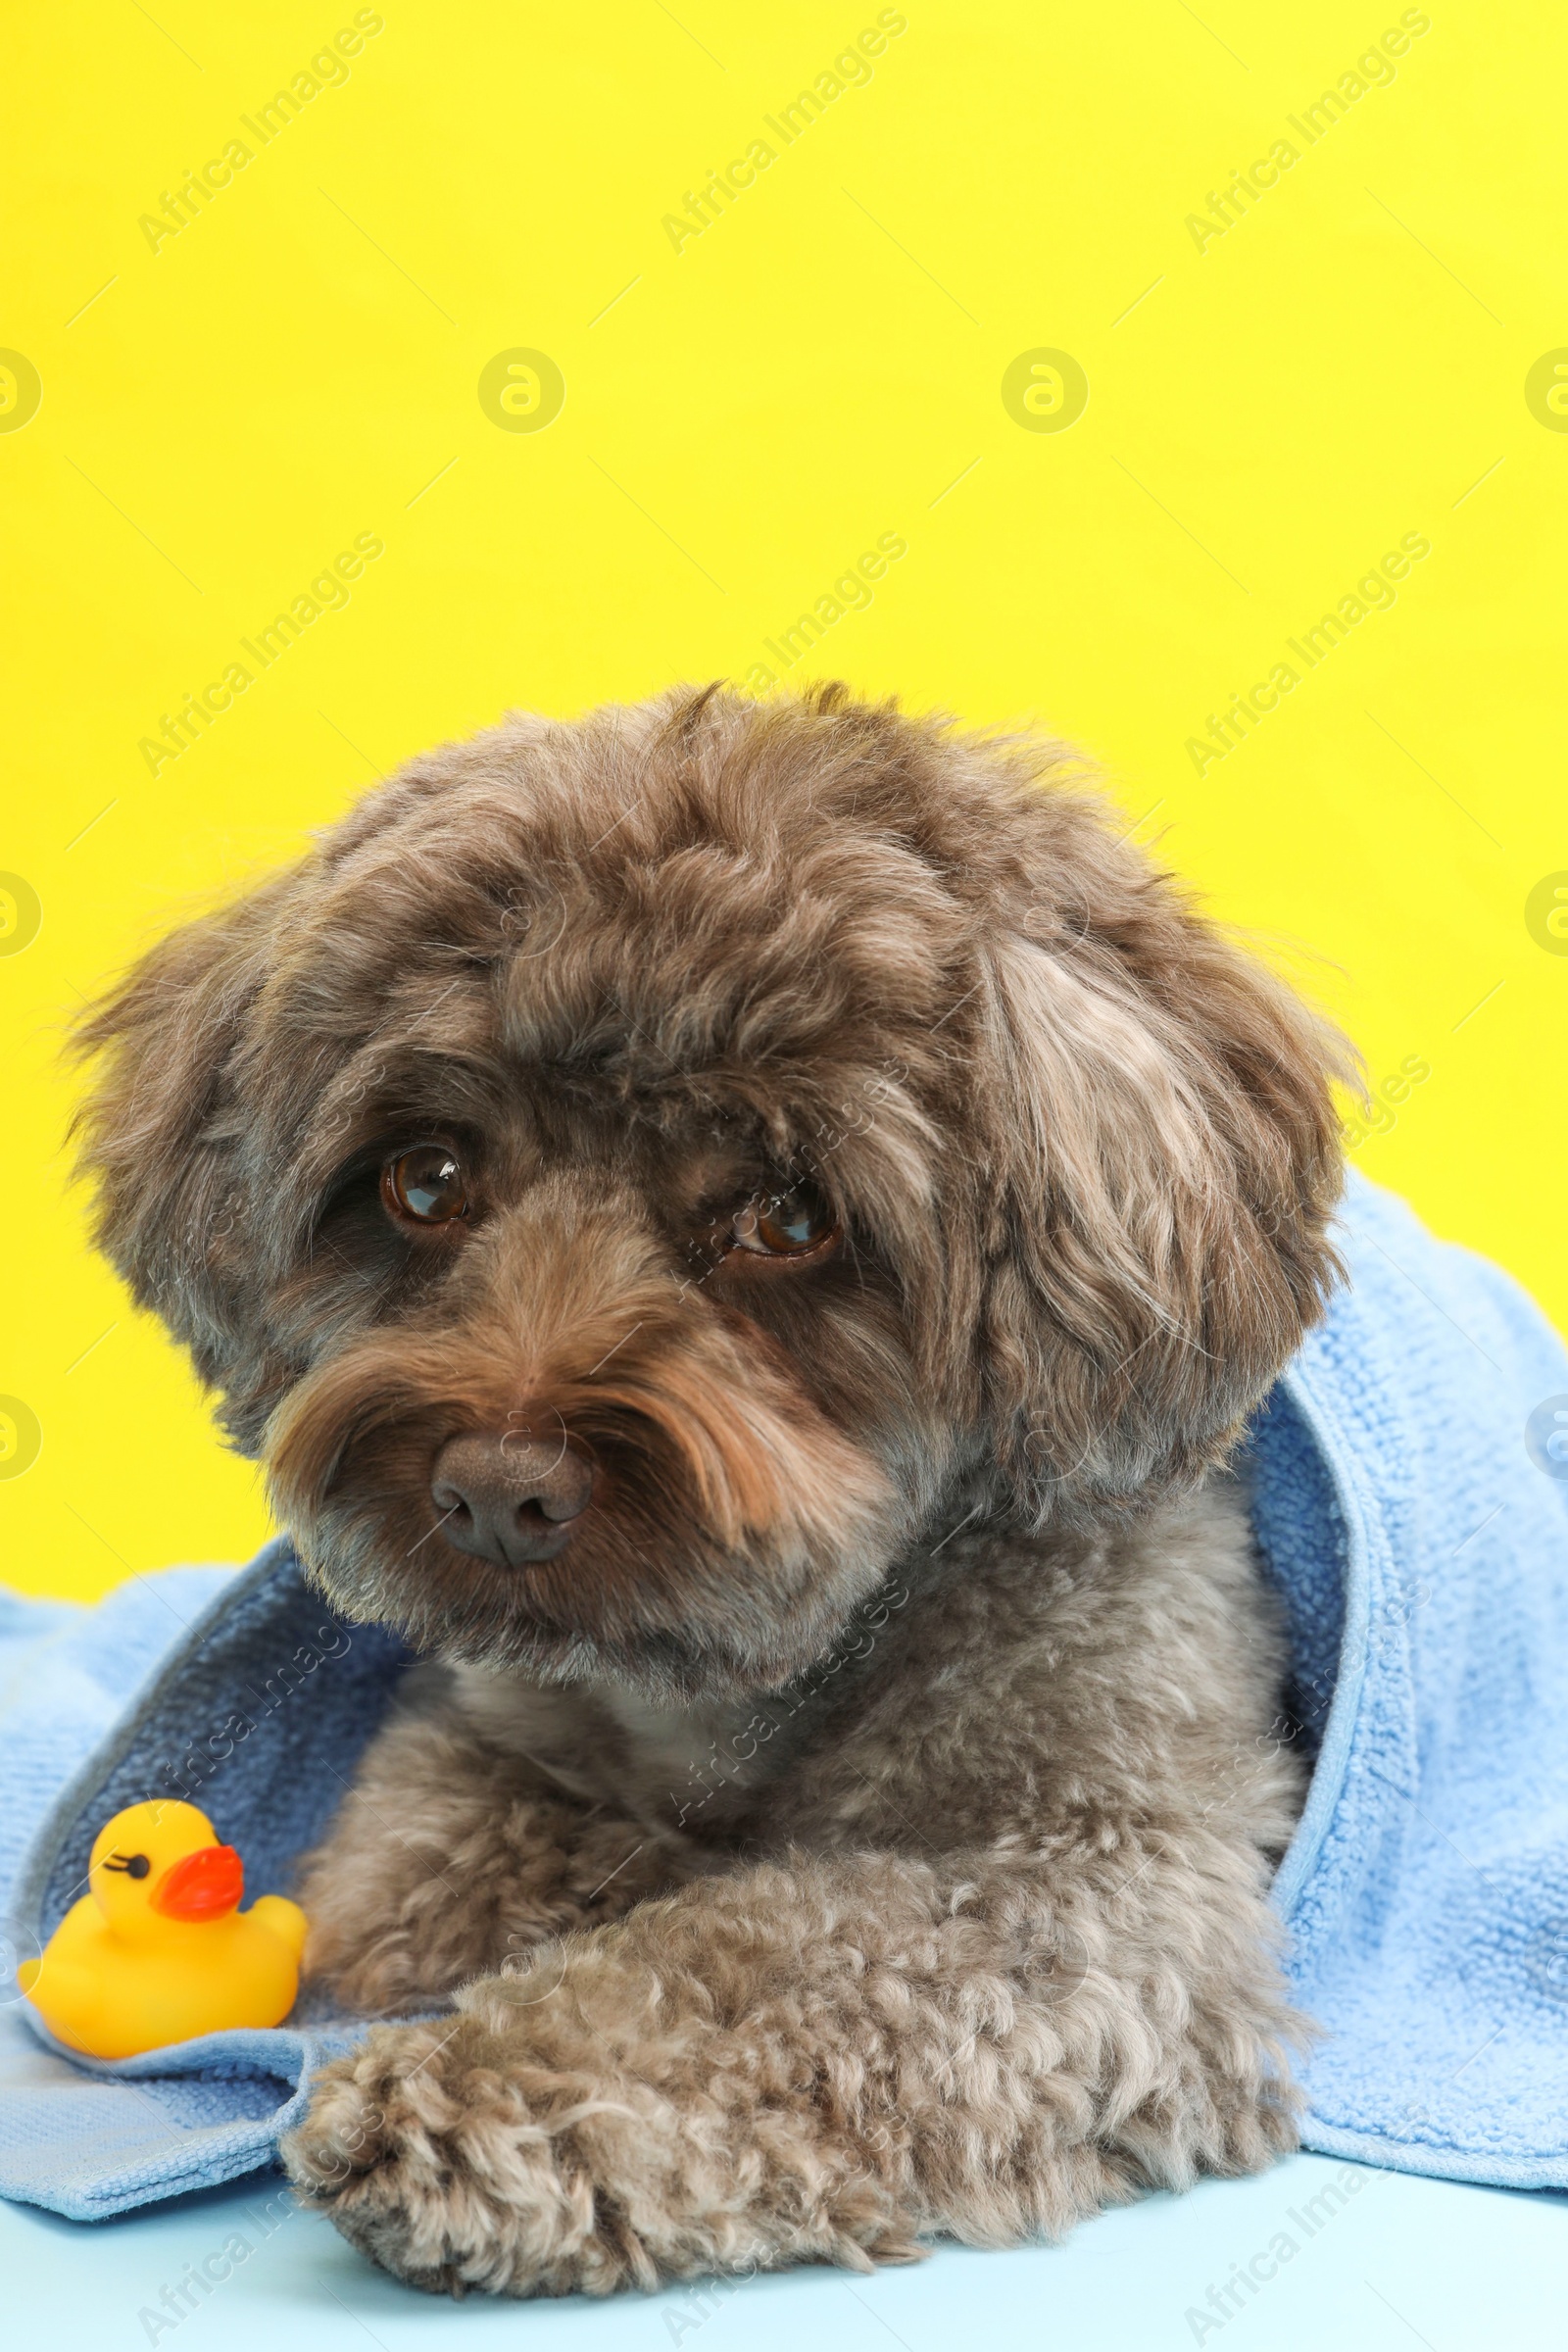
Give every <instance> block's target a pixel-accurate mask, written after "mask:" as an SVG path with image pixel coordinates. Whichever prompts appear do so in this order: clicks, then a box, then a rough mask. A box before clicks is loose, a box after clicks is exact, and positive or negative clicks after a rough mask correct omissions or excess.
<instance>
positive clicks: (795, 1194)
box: [730, 1176, 839, 1261]
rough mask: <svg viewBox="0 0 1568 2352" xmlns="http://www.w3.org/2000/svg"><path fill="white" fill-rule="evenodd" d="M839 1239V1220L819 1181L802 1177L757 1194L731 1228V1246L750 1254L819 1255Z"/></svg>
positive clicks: (791, 1256)
mask: <svg viewBox="0 0 1568 2352" xmlns="http://www.w3.org/2000/svg"><path fill="white" fill-rule="evenodd" d="M838 1238H839V1221H838V1218H837V1216H836V1215H835V1213H834V1210H833V1204H832V1202H831V1201H829V1200H828V1197H827V1195H826V1194H825V1193H824V1192H823V1190H822V1188H821V1186H820V1185H819V1184H813V1183H812V1182H811V1180H810V1178H809V1176H807V1177H802V1178H801V1179H800V1181H799V1182H798V1183H796V1184H792V1185H791V1186H790V1187H789V1188H788V1190H787V1191H783V1192H777V1193H759V1194H757V1195H756V1196H755V1197H754V1198H753V1199H752V1200H750V1201H747V1203H746V1206H745V1207H744V1208H743V1209H741V1210H740V1211H739V1212H738V1213H737V1215H736V1218H735V1222H734V1225H733V1227H732V1228H731V1236H730V1248H731V1250H744V1251H745V1252H746V1253H747V1255H748V1256H750V1257H762V1258H774V1259H788V1258H794V1259H796V1260H797V1261H799V1260H801V1259H805V1258H809V1257H822V1256H825V1255H826V1253H827V1251H828V1250H830V1249H831V1248H832V1246H833V1244H834V1243H835V1242H836V1241H837V1240H838Z"/></svg>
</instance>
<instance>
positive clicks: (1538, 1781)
mask: <svg viewBox="0 0 1568 2352" xmlns="http://www.w3.org/2000/svg"><path fill="white" fill-rule="evenodd" d="M1343 1247H1344V1250H1345V1254H1346V1258H1347V1261H1348V1266H1349V1269H1350V1276H1351V1280H1350V1284H1349V1287H1348V1290H1346V1291H1344V1292H1342V1293H1341V1294H1340V1295H1339V1296H1338V1297H1337V1298H1336V1299H1335V1301H1334V1304H1333V1307H1332V1309H1331V1311H1330V1313H1329V1315H1328V1317H1327V1319H1326V1321H1325V1322H1324V1323H1323V1324H1322V1325H1321V1326H1320V1327H1319V1329H1318V1330H1317V1331H1315V1332H1314V1333H1313V1334H1312V1335H1311V1337H1310V1338H1309V1339H1308V1340H1307V1342H1306V1344H1305V1345H1304V1347H1303V1348H1301V1350H1300V1352H1299V1355H1298V1357H1297V1358H1296V1360H1295V1362H1294V1363H1293V1364H1292V1365H1291V1367H1290V1369H1289V1371H1288V1372H1287V1373H1286V1375H1285V1377H1284V1379H1283V1380H1282V1381H1281V1382H1280V1383H1279V1385H1278V1387H1277V1388H1276V1389H1275V1391H1274V1393H1273V1395H1272V1396H1271V1397H1270V1398H1269V1400H1268V1402H1267V1404H1266V1405H1265V1406H1264V1408H1263V1409H1262V1411H1261V1412H1260V1413H1259V1414H1258V1415H1257V1417H1256V1420H1255V1422H1254V1425H1253V1430H1252V1437H1251V1451H1252V1456H1253V1495H1254V1502H1253V1511H1254V1522H1255V1526H1256V1530H1257V1535H1258V1540H1259V1544H1260V1546H1261V1548H1262V1552H1263V1555H1264V1558H1265V1560H1266V1562H1267V1564H1268V1567H1269V1569H1270V1572H1271V1574H1272V1575H1273V1577H1274V1578H1275V1579H1276V1581H1277V1582H1278V1585H1279V1587H1280V1590H1281V1592H1282V1593H1283V1595H1284V1599H1285V1604H1286V1608H1287V1611H1288V1614H1289V1617H1290V1623H1291V1630H1292V1639H1293V1650H1294V1660H1295V1704H1296V1708H1297V1711H1298V1713H1299V1716H1300V1718H1301V1720H1302V1723H1303V1726H1304V1734H1303V1736H1304V1737H1305V1739H1306V1740H1307V1741H1308V1743H1309V1745H1311V1746H1312V1747H1314V1748H1316V1749H1317V1763H1316V1768H1315V1771H1314V1775H1313V1780H1312V1787H1311V1791H1310V1794H1309V1797H1308V1800H1307V1804H1306V1809H1305V1811H1304V1813H1303V1815H1302V1818H1301V1822H1300V1825H1299V1829H1298V1832H1297V1836H1296V1838H1295V1840H1294V1842H1293V1844H1292V1846H1291V1849H1290V1852H1289V1854H1288V1855H1287V1857H1286V1859H1285V1863H1284V1865H1283V1867H1282V1869H1281V1872H1280V1875H1279V1879H1278V1881H1277V1884H1276V1900H1277V1902H1278V1904H1279V1906H1280V1909H1281V1911H1282V1912H1283V1914H1284V1916H1285V1918H1286V1920H1287V1921H1288V1923H1289V1926H1290V1930H1291V1936H1292V1947H1293V1948H1292V1963H1291V1965H1292V1972H1293V1976H1294V1979H1295V1984H1296V1989H1297V1994H1298V1997H1299V2002H1300V2005H1301V2006H1302V2007H1303V2008H1304V2009H1306V2010H1308V2011H1309V2012H1310V2013H1311V2014H1312V2015H1313V2016H1315V2017H1316V2018H1317V2019H1318V2021H1319V2023H1320V2024H1321V2025H1322V2026H1323V2027H1324V2028H1325V2029H1326V2035H1325V2038H1324V2040H1323V2042H1322V2043H1321V2045H1320V2046H1319V2047H1318V2049H1317V2050H1316V2051H1315V2052H1314V2054H1313V2056H1312V2057H1311V2059H1310V2061H1309V2063H1308V2065H1307V2068H1306V2077H1305V2079H1306V2083H1307V2089H1308V2093H1309V2097H1310V2102H1311V2113H1310V2116H1309V2119H1308V2122H1307V2126H1306V2132H1305V2137H1306V2144H1307V2145H1308V2146H1309V2147H1312V2148H1317V2149H1320V2150H1322V2151H1324V2152H1325V2153H1328V2154H1332V2155H1338V2156H1348V2157H1357V2158H1361V2159H1363V2160H1365V2161H1367V2162H1371V2163H1377V2164H1383V2165H1391V2166H1394V2167H1396V2168H1397V2169H1400V2170H1403V2171H1408V2172H1418V2173H1434V2174H1438V2175H1443V2176H1446V2177H1448V2178H1450V2179H1455V2180H1481V2181H1494V2182H1498V2183H1502V2184H1505V2185H1508V2186H1512V2187H1558V2188H1560V2187H1565V2186H1568V1353H1565V1351H1564V1348H1563V1347H1562V1344H1561V1342H1560V1341H1559V1340H1558V1339H1557V1338H1556V1336H1555V1335H1554V1333H1553V1332H1552V1331H1551V1330H1550V1329H1549V1327H1548V1326H1547V1325H1546V1324H1545V1322H1544V1320H1543V1318H1542V1316H1541V1315H1540V1313H1539V1312H1538V1310H1537V1309H1536V1308H1535V1307H1534V1306H1532V1305H1531V1303H1530V1302H1529V1300H1528V1299H1525V1298H1524V1296H1523V1295H1522V1294H1521V1293H1520V1292H1519V1291H1518V1290H1517V1289H1516V1288H1515V1286H1514V1285H1513V1284H1512V1283H1511V1282H1509V1281H1508V1279H1507V1278H1506V1277H1505V1276H1503V1275H1502V1274H1500V1273H1498V1272H1497V1270H1496V1269H1495V1267H1492V1266H1489V1265H1487V1264H1486V1263H1485V1262H1484V1261H1482V1260H1481V1259H1479V1258H1476V1257H1474V1256H1472V1255H1470V1254H1469V1253H1468V1252H1467V1251H1464V1250H1454V1249H1450V1248H1446V1247H1445V1246H1443V1245H1441V1244H1439V1243H1437V1242H1434V1241H1433V1240H1432V1239H1431V1238H1430V1236H1428V1235H1427V1234H1426V1233H1425V1232H1424V1231H1423V1230H1422V1228H1421V1227H1420V1225H1419V1224H1418V1223H1417V1222H1416V1220H1415V1218H1414V1217H1413V1216H1411V1214H1410V1212H1409V1211H1408V1210H1407V1209H1406V1208H1404V1207H1403V1206H1402V1204H1401V1203H1399V1202H1398V1201H1395V1200H1393V1199H1391V1198H1390V1197H1389V1196H1388V1195H1386V1194H1383V1193H1380V1192H1377V1191H1376V1190H1375V1189H1374V1188H1373V1187H1371V1186H1370V1185H1368V1184H1366V1183H1365V1182H1364V1181H1363V1180H1361V1179H1359V1178H1352V1181H1351V1187H1350V1191H1349V1195H1348V1202H1347V1208H1346V1214H1345V1218H1344V1232H1343ZM1559 1412H1560V1413H1561V1414H1562V1416H1563V1419H1562V1421H1561V1423H1560V1424H1559V1423H1558V1421H1557V1418H1556V1416H1557V1414H1558V1413H1559ZM1559 1454H1560V1455H1563V1456H1564V1457H1565V1458H1563V1459H1561V1460H1559V1459H1558V1458H1557V1457H1558V1455H1559ZM171 1612H172V1614H171ZM186 1620H188V1621H189V1623H188V1625H187V1624H186V1622H185V1621H186ZM406 1663H407V1653H406V1652H405V1651H404V1650H403V1649H402V1648H401V1647H400V1645H399V1644H398V1643H397V1642H395V1641H394V1640H393V1639H392V1638H391V1637H390V1636H388V1635H386V1634H384V1633H381V1632H379V1631H377V1630H376V1629H374V1628H366V1627H347V1626H344V1625H342V1624H340V1623H339V1621H338V1620H337V1619H336V1618H335V1617H334V1616H333V1615H332V1614H331V1612H330V1611H329V1610H328V1609H326V1608H325V1607H324V1605H323V1604H322V1603H321V1602H320V1601H319V1599H317V1598H316V1597H315V1596H313V1595H312V1594H311V1593H308V1592H307V1590H306V1589H305V1586H304V1584H303V1582H302V1580H301V1577H300V1573H299V1569H298V1566H297V1564H296V1562H295V1560H294V1557H293V1554H292V1553H291V1551H290V1550H289V1548H288V1545H287V1544H286V1543H278V1544H272V1545H270V1546H269V1547H268V1549H267V1550H266V1551H264V1552H263V1553H262V1554H261V1556H260V1558H259V1559H257V1560H256V1561H255V1562H254V1563H253V1564H252V1566H251V1567H250V1568H249V1569H247V1570H245V1571H243V1572H241V1573H240V1574H239V1575H237V1576H233V1577H226V1578H225V1577H224V1576H223V1574H222V1572H221V1571H218V1570H213V1569H179V1570H172V1571H170V1572H168V1573H167V1574H166V1575H163V1576H160V1577H154V1578H146V1579H141V1580H138V1581H137V1582H136V1583H134V1584H131V1585H127V1586H125V1587H123V1588H122V1590H121V1591H120V1592H118V1593H115V1594H114V1595H113V1596H112V1598H111V1599H110V1600H109V1601H107V1602H106V1603H105V1604H104V1606H103V1607H102V1608H101V1609H99V1610H96V1611H92V1612H85V1611H74V1610H72V1609H69V1608H65V1607H62V1606H61V1605H59V1604H55V1603H48V1604H38V1603H33V1604H24V1603H20V1602H8V1603H4V1604H3V1605H0V1736H3V1739H4V1760H3V1762H0V1911H4V1912H6V1913H8V1914H9V1916H10V1920H11V1928H10V1933H11V1936H12V1939H13V1941H16V1942H18V1943H20V1945H21V1947H22V1949H23V1950H24V1951H25V1950H29V1949H33V1948H36V1939H37V1938H38V1937H39V1936H44V1935H47V1934H48V1933H49V1932H50V1931H51V1930H52V1929H53V1927H54V1926H55V1924H56V1922H57V1921H58V1920H59V1918H60V1917H61V1916H62V1914H63V1913H64V1911H65V1910H66V1909H67V1907H68V1906H69V1903H70V1902H71V1900H72V1899H73V1893H74V1892H75V1891H77V1890H78V1889H79V1887H80V1884H81V1880H82V1874H83V1872H84V1870H85V1867H86V1860H87V1854H88V1849H89V1847H90V1845H91V1842H92V1839H93V1837H94V1836H95V1834H96V1832H97V1830H98V1829H99V1828H100V1827H101V1826H102V1824H103V1823H104V1822H105V1821H106V1820H107V1819H108V1817H109V1816H110V1814H112V1813H114V1812H115V1811H117V1810H118V1809H119V1808H120V1807H121V1806H122V1805H124V1804H129V1803H131V1802H134V1801H135V1800H136V1799H138V1798H140V1797H142V1796H145V1795H148V1794H153V1795H157V1794H166V1795H171V1794H172V1795H179V1794H187V1795H189V1796H190V1797H191V1798H192V1799H193V1800H194V1801H195V1802H197V1803H199V1804H201V1805H202V1806H203V1808H204V1809H205V1810H206V1811H208V1812H209V1813H211V1814H212V1815H213V1817H214V1819H215V1820H216V1822H217V1824H218V1827H219V1832H220V1835H221V1837H222V1838H224V1839H225V1840H227V1841H229V1842H231V1843H233V1844H234V1845H236V1846H237V1847H238V1848H239V1850H240V1852H241V1854H242V1855H243V1856H244V1859H245V1865H246V1883H247V1889H248V1894H250V1895H255V1894H258V1893H262V1892H265V1891H268V1890H269V1889H271V1890H277V1891H283V1890H285V1889H286V1887H287V1886H288V1881H289V1874H290V1870H291V1867H292V1863H293V1860H294V1857H295V1856H296V1855H297V1854H298V1853H299V1852H300V1851H301V1850H302V1849H303V1848H304V1847H305V1846H306V1845H307V1844H309V1843H310V1842H311V1841H312V1840H313V1839H314V1838H316V1837H317V1836H318V1835H319V1831H320V1829H321V1828H322V1826H323V1825H324V1823H325V1821H326V1819H327V1817H328V1816H329V1814H330V1813H331V1811H332V1808H333V1806H334V1805H335V1804H336V1802H337V1800H338V1798H339V1797H340V1795H341V1794H342V1790H343V1788H344V1785H345V1783H346V1782H347V1781H348V1780H349V1779H350V1778H351V1776H352V1772H353V1766H354V1761H355V1758H356V1756H357V1755H358V1753H359V1751H360V1748H361V1747H362V1746H363V1744H364V1741H365V1740H366V1739H368V1736H369V1734H370V1733H371V1731H373V1729H374V1727H375V1725H376V1723H377V1722H378V1720H379V1719H380V1717H381V1715H382V1713H383V1711H384V1709H385V1707H386V1705H387V1703H388V1700H389V1698H390V1696H391V1694H392V1692H393V1691H394V1690H395V1688H396V1686H397V1682H398V1679H399V1677H400V1675H401V1674H402V1672H403V1670H404V1667H405V1665H406ZM7 1890H9V1891H7ZM13 1991H14V1986H13ZM29 2021H30V2022H29ZM358 2030H363V2028H360V2029H358ZM356 2031H357V2029H356V2027H355V2025H354V2024H353V2023H352V2022H350V2021H344V2020H341V2019H333V2018H330V2017H323V2018H318V2019H315V2020H311V2019H307V2018H302V2017H299V2016H296V2018H295V2019H293V2020H291V2022H290V2024H289V2025H288V2026H286V2027H279V2028H277V2029H275V2030H274V2031H272V2032H270V2033H245V2034H238V2033H235V2034H214V2035H211V2036H209V2037H208V2038H206V2039H205V2040H202V2041H194V2042H188V2043H185V2044H182V2045H180V2046H179V2047H177V2048H175V2049H172V2050H167V2051H160V2052H154V2053H152V2054H150V2055H148V2056H147V2057H144V2058H138V2059H130V2060H125V2061H122V2062H120V2063H118V2064H103V2065H88V2064H84V2063H83V2062H81V2061H79V2060H74V2059H73V2058H71V2057H70V2056H69V2055H68V2054H67V2053H65V2052H64V2051H62V2050H60V2049H59V2048H58V2046H57V2045H55V2044H53V2043H52V2042H50V2040H49V2038H48V2036H47V2035H46V2034H43V2032H42V2030H41V2028H39V2027H38V2025H37V2022H36V2020H35V2019H34V2018H33V2013H32V2012H31V2011H30V2009H29V2008H28V2007H27V2005H26V2004H25V2003H24V2002H20V2001H17V2000H15V1999H13V2000H12V2002H11V2005H10V2006H9V2007H7V2008H5V2009H3V2010H0V2193H3V2194H5V2195H7V2196H13V2197H22V2198H28V2199H31V2200H32V2201H34V2202H35V2203H38V2204H42V2205H48V2206H52V2207H53V2208H54V2209H55V2210H56V2211H57V2212H60V2213H65V2214H69V2215H72V2216H73V2217H77V2218H87V2219H90V2218H93V2217H96V2216H101V2215H104V2214H110V2213H117V2212H123V2211H125V2210H127V2209H128V2208H131V2207H133V2206H137V2205H141V2204H145V2203H147V2202H149V2201H151V2200H152V2199H155V2198H158V2197H162V2196H169V2195H172V2194H173V2193H174V2192H175V2191H176V2190H179V2189H184V2188H191V2187H197V2186H200V2185H203V2184H206V2183H211V2182H216V2181H220V2180H232V2179H234V2178H235V2177H237V2176H238V2175H240V2174H242V2173H245V2172H248V2171H250V2170H252V2169H254V2168H256V2167H258V2166H260V2165H263V2164H265V2163H268V2162H270V2160H271V2156H272V2152H273V2149H274V2147H275V2143H276V2140H277V2137H278V2135H279V2133H280V2132H281V2131H284V2130H286V2129H287V2128H288V2126H289V2124H290V2123H291V2122H292V2121H293V2120H294V2119H295V2117H296V2116H297V2114H298V2113H299V2111H300V2108H301V2105H302V2098H303V2093H302V2089H301V2085H302V2084H303V2082H305V2081H306V2080H307V2078H308V2076H309V2074H310V2072H311V2070H312V2068H313V2067H315V2066H316V2065H318V2064H319V2063H320V2062H321V2059H322V2058H323V2057H324V2056H325V2055H326V2054H328V2053H329V2052H332V2051H335V2050H338V2049H341V2048H344V2047H346V2046H349V2044H350V2043H351V2042H352V2040H353V2038H354V2036H355V2033H356Z"/></svg>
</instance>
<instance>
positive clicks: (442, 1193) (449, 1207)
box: [381, 1144, 468, 1225]
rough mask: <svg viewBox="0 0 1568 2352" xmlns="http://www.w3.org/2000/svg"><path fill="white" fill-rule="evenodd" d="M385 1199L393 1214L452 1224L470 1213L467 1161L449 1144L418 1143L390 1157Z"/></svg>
mask: <svg viewBox="0 0 1568 2352" xmlns="http://www.w3.org/2000/svg"><path fill="white" fill-rule="evenodd" d="M381 1198H382V1200H383V1201H385V1202H386V1205H387V1207H388V1208H389V1209H390V1210H391V1212H392V1214H393V1216H395V1217H399V1218H402V1219H404V1220H405V1221H408V1222H412V1223H414V1224H416V1225H450V1224H452V1223H453V1222H454V1220H455V1219H457V1218H459V1217H466V1215H467V1213H468V1187H467V1181H466V1177H465V1176H464V1173H463V1163H462V1161H461V1160H460V1159H459V1158H458V1157H457V1155H456V1153H455V1152H449V1151H448V1149H447V1147H446V1145H445V1144H416V1146H415V1147H414V1150H413V1151H412V1152H399V1153H398V1155H397V1157H396V1158H395V1159H389V1160H388V1161H387V1163H386V1166H385V1167H384V1168H383V1169H382V1171H381Z"/></svg>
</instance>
